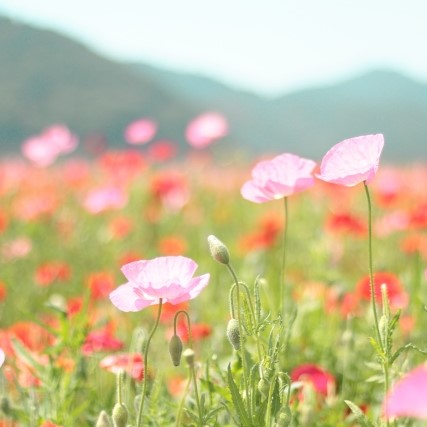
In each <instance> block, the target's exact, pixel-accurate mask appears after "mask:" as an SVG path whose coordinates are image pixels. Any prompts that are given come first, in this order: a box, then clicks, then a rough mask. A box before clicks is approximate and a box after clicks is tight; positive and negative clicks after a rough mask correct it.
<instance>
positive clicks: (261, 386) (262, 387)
mask: <svg viewBox="0 0 427 427" xmlns="http://www.w3.org/2000/svg"><path fill="white" fill-rule="evenodd" d="M258 390H259V392H260V393H261V394H262V395H263V396H264V397H268V394H269V393H270V383H269V382H268V381H267V380H266V379H265V378H261V379H260V380H259V382H258Z"/></svg>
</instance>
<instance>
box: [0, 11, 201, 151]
mask: <svg viewBox="0 0 427 427" xmlns="http://www.w3.org/2000/svg"><path fill="white" fill-rule="evenodd" d="M0 64H1V67H0V93H1V96H0V147H1V149H2V150H14V149H16V148H17V146H18V145H19V144H20V142H21V141H22V139H24V138H26V137H28V136H29V135H31V134H35V133H38V132H40V131H41V130H42V129H43V128H44V127H46V126H48V125H50V124H51V123H56V122H59V123H66V124H67V125H68V126H69V127H70V128H71V129H72V130H73V131H74V132H76V133H78V134H79V135H81V136H84V135H87V134H91V133H94V132H103V133H104V134H105V135H106V136H107V137H108V139H109V141H110V145H112V146H114V145H120V144H124V143H123V137H122V132H123V128H124V127H125V126H126V124H128V123H129V122H130V121H131V120H134V119H136V118H139V117H141V116H148V117H153V118H155V119H156V120H157V121H158V122H159V123H160V136H164V137H173V136H174V135H175V134H182V133H183V129H184V126H185V124H186V123H187V121H188V120H189V119H190V118H191V117H192V116H194V114H196V112H197V110H196V109H194V108H193V107H191V106H190V105H189V104H187V103H186V102H185V101H184V100H182V99H180V98H178V97H174V96H173V95H171V93H170V92H169V91H167V90H165V88H163V87H161V86H160V85H159V84H157V83H156V82H155V81H154V80H152V79H150V78H149V77H145V76H135V74H134V73H132V71H131V70H129V67H127V66H126V65H124V64H120V63H116V62H113V61H109V60H107V59H105V58H102V57H100V56H98V55H96V54H95V53H93V52H91V51H90V50H88V49H87V48H86V47H85V46H83V45H81V44H79V43H77V42H75V41H72V40H70V39H68V38H66V37H63V36H61V35H58V34H56V33H54V32H51V31H46V30H40V29H35V28H31V27H29V26H26V25H21V24H17V23H14V22H11V21H10V20H7V19H0Z"/></svg>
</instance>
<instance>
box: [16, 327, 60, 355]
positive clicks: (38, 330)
mask: <svg viewBox="0 0 427 427" xmlns="http://www.w3.org/2000/svg"><path fill="white" fill-rule="evenodd" d="M8 332H9V333H10V335H11V336H12V337H15V338H17V339H18V340H19V341H21V343H22V344H24V345H25V346H26V347H27V348H28V349H29V350H31V351H35V352H41V351H43V350H44V349H45V348H46V347H48V346H51V345H52V344H53V342H54V341H55V337H54V336H53V335H52V334H51V333H50V332H48V331H47V330H46V329H44V328H43V327H42V326H40V325H38V324H37V323H33V322H17V323H15V324H13V325H12V326H10V327H9V329H8Z"/></svg>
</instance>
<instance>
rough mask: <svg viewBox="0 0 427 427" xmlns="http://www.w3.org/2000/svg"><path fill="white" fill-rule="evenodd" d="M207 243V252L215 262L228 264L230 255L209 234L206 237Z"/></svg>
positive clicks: (225, 248) (221, 244) (215, 238)
mask: <svg viewBox="0 0 427 427" xmlns="http://www.w3.org/2000/svg"><path fill="white" fill-rule="evenodd" d="M208 243H209V251H210V253H211V255H212V257H213V259H214V260H215V261H218V262H219V263H221V264H225V265H227V264H229V263H230V253H229V252H228V249H227V246H225V245H224V243H222V242H221V240H219V239H218V238H217V237H215V236H213V235H212V234H211V235H210V236H208Z"/></svg>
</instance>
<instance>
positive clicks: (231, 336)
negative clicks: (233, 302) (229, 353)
mask: <svg viewBox="0 0 427 427" xmlns="http://www.w3.org/2000/svg"><path fill="white" fill-rule="evenodd" d="M227 338H228V341H230V343H231V345H232V346H233V348H234V349H235V350H239V349H240V330H239V322H238V321H237V320H236V319H230V320H229V321H228V325H227Z"/></svg>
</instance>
